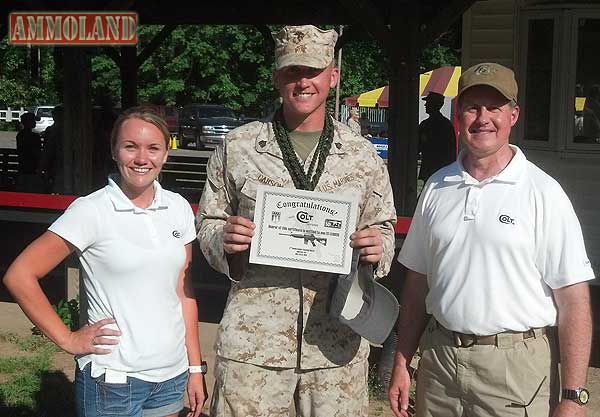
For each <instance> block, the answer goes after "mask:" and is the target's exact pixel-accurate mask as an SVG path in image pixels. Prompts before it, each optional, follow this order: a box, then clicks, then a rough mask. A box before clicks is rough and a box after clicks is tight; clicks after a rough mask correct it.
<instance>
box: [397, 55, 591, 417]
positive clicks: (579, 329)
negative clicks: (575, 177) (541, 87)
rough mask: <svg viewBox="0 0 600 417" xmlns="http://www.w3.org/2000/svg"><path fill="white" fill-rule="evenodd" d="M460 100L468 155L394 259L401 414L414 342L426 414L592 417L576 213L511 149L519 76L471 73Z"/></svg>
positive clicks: (442, 180) (422, 206)
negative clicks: (400, 286)
mask: <svg viewBox="0 0 600 417" xmlns="http://www.w3.org/2000/svg"><path fill="white" fill-rule="evenodd" d="M458 104H459V117H460V129H461V136H462V139H463V142H464V145H465V149H464V151H463V152H461V154H460V155H459V157H458V160H457V162H455V163H453V164H451V165H448V166H446V167H444V168H442V169H441V170H439V171H437V172H436V173H435V174H433V175H432V177H431V178H430V179H429V181H428V182H427V183H426V185H425V187H424V189H423V192H422V194H421V197H420V199H419V203H418V205H417V209H416V211H415V214H414V218H413V222H412V224H411V227H410V231H409V233H408V236H407V238H406V241H405V242H404V245H403V247H402V250H401V252H400V255H399V257H398V259H399V261H400V262H401V263H402V264H404V265H405V266H406V267H407V269H408V271H407V277H406V284H405V287H404V291H403V294H402V307H401V310H400V318H399V322H398V335H399V341H398V346H397V352H396V357H395V364H394V373H393V376H392V382H391V384H390V392H389V397H390V404H391V407H392V411H393V412H394V414H395V415H396V416H398V417H400V416H407V411H406V410H407V408H408V397H409V388H410V376H409V373H408V370H407V366H408V365H409V364H410V362H411V359H412V357H413V355H414V353H415V351H416V349H417V346H418V345H419V346H420V351H421V360H420V363H419V369H418V377H417V395H416V409H417V416H418V417H424V416H431V417H460V416H465V415H466V416H477V417H479V416H502V417H508V416H511V417H512V416H515V417H517V416H518V417H523V416H524V415H525V416H529V417H548V416H553V417H559V416H562V417H566V416H569V417H577V416H578V417H581V416H585V407H584V405H585V403H586V402H587V400H588V397H589V393H588V392H587V390H585V388H584V387H585V383H586V373H587V367H588V361H589V355H590V345H591V333H592V330H591V313H590V303H589V292H588V286H587V283H586V281H587V280H590V279H593V278H594V272H593V270H592V268H591V266H590V262H589V260H588V258H587V255H586V251H585V247H584V243H583V237H582V233H581V227H580V225H579V222H578V220H577V217H576V215H575V212H574V210H573V207H572V205H571V203H570V201H569V199H568V197H567V196H566V195H565V193H564V191H563V190H562V188H561V187H560V185H559V184H558V183H557V182H556V181H555V180H554V179H552V178H551V177H550V176H548V175H547V174H545V173H544V172H543V171H541V170H540V169H539V168H537V167H536V166H535V165H533V164H532V163H531V162H529V161H527V159H526V158H525V155H524V154H523V153H522V152H521V150H520V149H519V148H518V147H516V146H513V145H510V144H509V136H510V131H511V128H512V127H513V126H514V125H515V123H516V122H517V119H518V117H519V107H518V105H517V83H516V81H515V78H514V74H513V72H512V71H511V70H510V69H508V68H506V67H503V66H501V65H498V64H493V63H487V64H479V65H476V66H474V67H471V68H469V69H468V70H467V71H465V72H464V73H463V75H462V76H461V78H460V80H459V95H458ZM428 323H429V324H428ZM554 326H557V327H558V331H557V332H554V331H552V330H556V328H555V327H554ZM556 336H558V339H557V338H556ZM419 339H420V344H419ZM557 340H558V343H556V341H557ZM558 345H559V346H560V358H559V354H558V351H559V350H558V349H557V348H558V347H559V346H558ZM559 359H560V363H561V378H560V381H559V380H558V367H557V363H558V360H559ZM559 382H560V385H559ZM559 386H560V387H561V388H562V399H561V401H560V402H558V389H559Z"/></svg>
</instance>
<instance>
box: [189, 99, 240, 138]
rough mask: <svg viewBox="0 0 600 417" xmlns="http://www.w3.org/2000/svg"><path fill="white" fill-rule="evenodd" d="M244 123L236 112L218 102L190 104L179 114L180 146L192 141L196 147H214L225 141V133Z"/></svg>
mask: <svg viewBox="0 0 600 417" xmlns="http://www.w3.org/2000/svg"><path fill="white" fill-rule="evenodd" d="M242 124H244V122H243V121H242V120H240V119H239V118H237V117H236V115H235V113H234V112H233V111H232V110H230V109H228V108H227V107H225V106H221V105H217V104H190V105H188V106H185V107H184V108H183V109H182V110H181V113H180V115H179V136H178V139H179V146H180V147H181V148H187V147H188V145H189V144H190V143H193V144H195V145H196V149H204V148H214V147H216V146H217V145H219V144H221V143H223V139H225V135H226V134H227V133H229V132H230V131H231V130H233V129H235V128H236V127H238V126H241V125H242Z"/></svg>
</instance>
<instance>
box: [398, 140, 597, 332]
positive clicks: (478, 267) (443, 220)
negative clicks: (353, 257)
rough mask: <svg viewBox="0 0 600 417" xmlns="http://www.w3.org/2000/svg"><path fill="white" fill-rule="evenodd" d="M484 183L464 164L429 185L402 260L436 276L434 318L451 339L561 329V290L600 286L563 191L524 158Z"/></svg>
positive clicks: (429, 301)
mask: <svg viewBox="0 0 600 417" xmlns="http://www.w3.org/2000/svg"><path fill="white" fill-rule="evenodd" d="M511 149H512V150H513V152H515V155H514V157H513V159H512V160H511V161H510V163H509V164H508V166H507V167H506V168H505V169H504V170H503V171H502V172H501V173H499V174H498V175H496V176H495V177H492V178H487V179H485V180H483V181H481V182H480V181H477V180H476V179H475V178H473V177H471V176H470V175H469V174H468V173H467V171H466V170H465V169H464V167H463V166H462V163H461V161H462V158H463V157H464V153H461V155H459V158H458V160H457V162H455V163H453V164H451V165H448V166H446V167H444V168H442V169H441V170H439V171H437V172H436V173H435V174H434V175H433V176H432V177H431V178H430V179H429V181H428V182H427V184H426V185H425V188H424V189H423V192H422V194H421V197H420V199H419V203H418V205H417V208H416V211H415V214H414V217H413V221H412V223H411V226H410V230H409V232H408V235H407V237H406V240H405V241H404V245H403V246H402V250H401V251H400V255H399V256H398V261H399V262H401V263H402V264H403V265H405V266H406V267H407V268H409V269H411V270H413V271H415V272H418V273H421V274H425V275H427V283H428V285H429V293H428V294H427V298H426V306H427V312H428V313H429V314H433V316H434V317H435V318H436V320H438V321H439V322H440V323H441V324H442V325H443V326H445V327H446V328H448V329H450V330H454V331H458V332H463V333H470V334H477V335H490V334H496V333H499V332H503V331H509V330H512V331H525V330H527V329H530V328H532V327H544V326H552V325H556V319H557V311H556V307H555V306H554V302H553V297H552V289H556V288H560V287H564V286H567V285H571V284H575V283H578V282H582V281H587V280H590V279H593V278H594V272H593V270H592V268H591V265H590V261H589V260H588V257H587V255H586V251H585V246H584V243H583V236H582V233H581V226H580V225H579V221H578V220H577V216H576V215H575V212H574V210H573V206H572V205H571V202H570V201H569V199H568V197H567V196H566V194H565V193H564V191H563V190H562V188H561V187H560V185H559V184H558V183H557V182H556V181H555V180H554V179H553V178H552V177H550V176H549V175H547V174H546V173H544V172H543V171H542V170H540V169H539V168H538V167H536V166H535V165H533V164H532V163H531V162H529V161H527V159H526V158H525V155H523V153H522V152H521V150H520V149H519V148H518V147H516V146H512V145H511Z"/></svg>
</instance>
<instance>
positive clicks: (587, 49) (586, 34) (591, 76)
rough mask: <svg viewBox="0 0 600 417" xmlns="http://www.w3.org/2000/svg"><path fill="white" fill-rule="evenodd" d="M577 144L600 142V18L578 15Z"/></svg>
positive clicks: (574, 134) (575, 139)
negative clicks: (599, 46) (599, 47)
mask: <svg viewBox="0 0 600 417" xmlns="http://www.w3.org/2000/svg"><path fill="white" fill-rule="evenodd" d="M576 22H577V24H576V26H577V29H576V30H577V55H576V62H575V65H576V78H575V93H574V95H575V118H574V119H575V120H574V123H575V126H574V129H573V136H574V138H573V142H574V143H588V144H589V143H591V144H600V70H599V68H600V66H599V65H600V56H599V54H598V51H597V49H596V48H598V45H600V18H596V19H588V18H577V19H576Z"/></svg>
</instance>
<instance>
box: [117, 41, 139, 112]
mask: <svg viewBox="0 0 600 417" xmlns="http://www.w3.org/2000/svg"><path fill="white" fill-rule="evenodd" d="M119 69H120V71H121V108H122V109H123V110H125V109H126V108H129V107H132V106H135V105H136V104H137V78H138V62H137V51H136V48H135V46H123V47H121V62H120V63H119Z"/></svg>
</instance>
